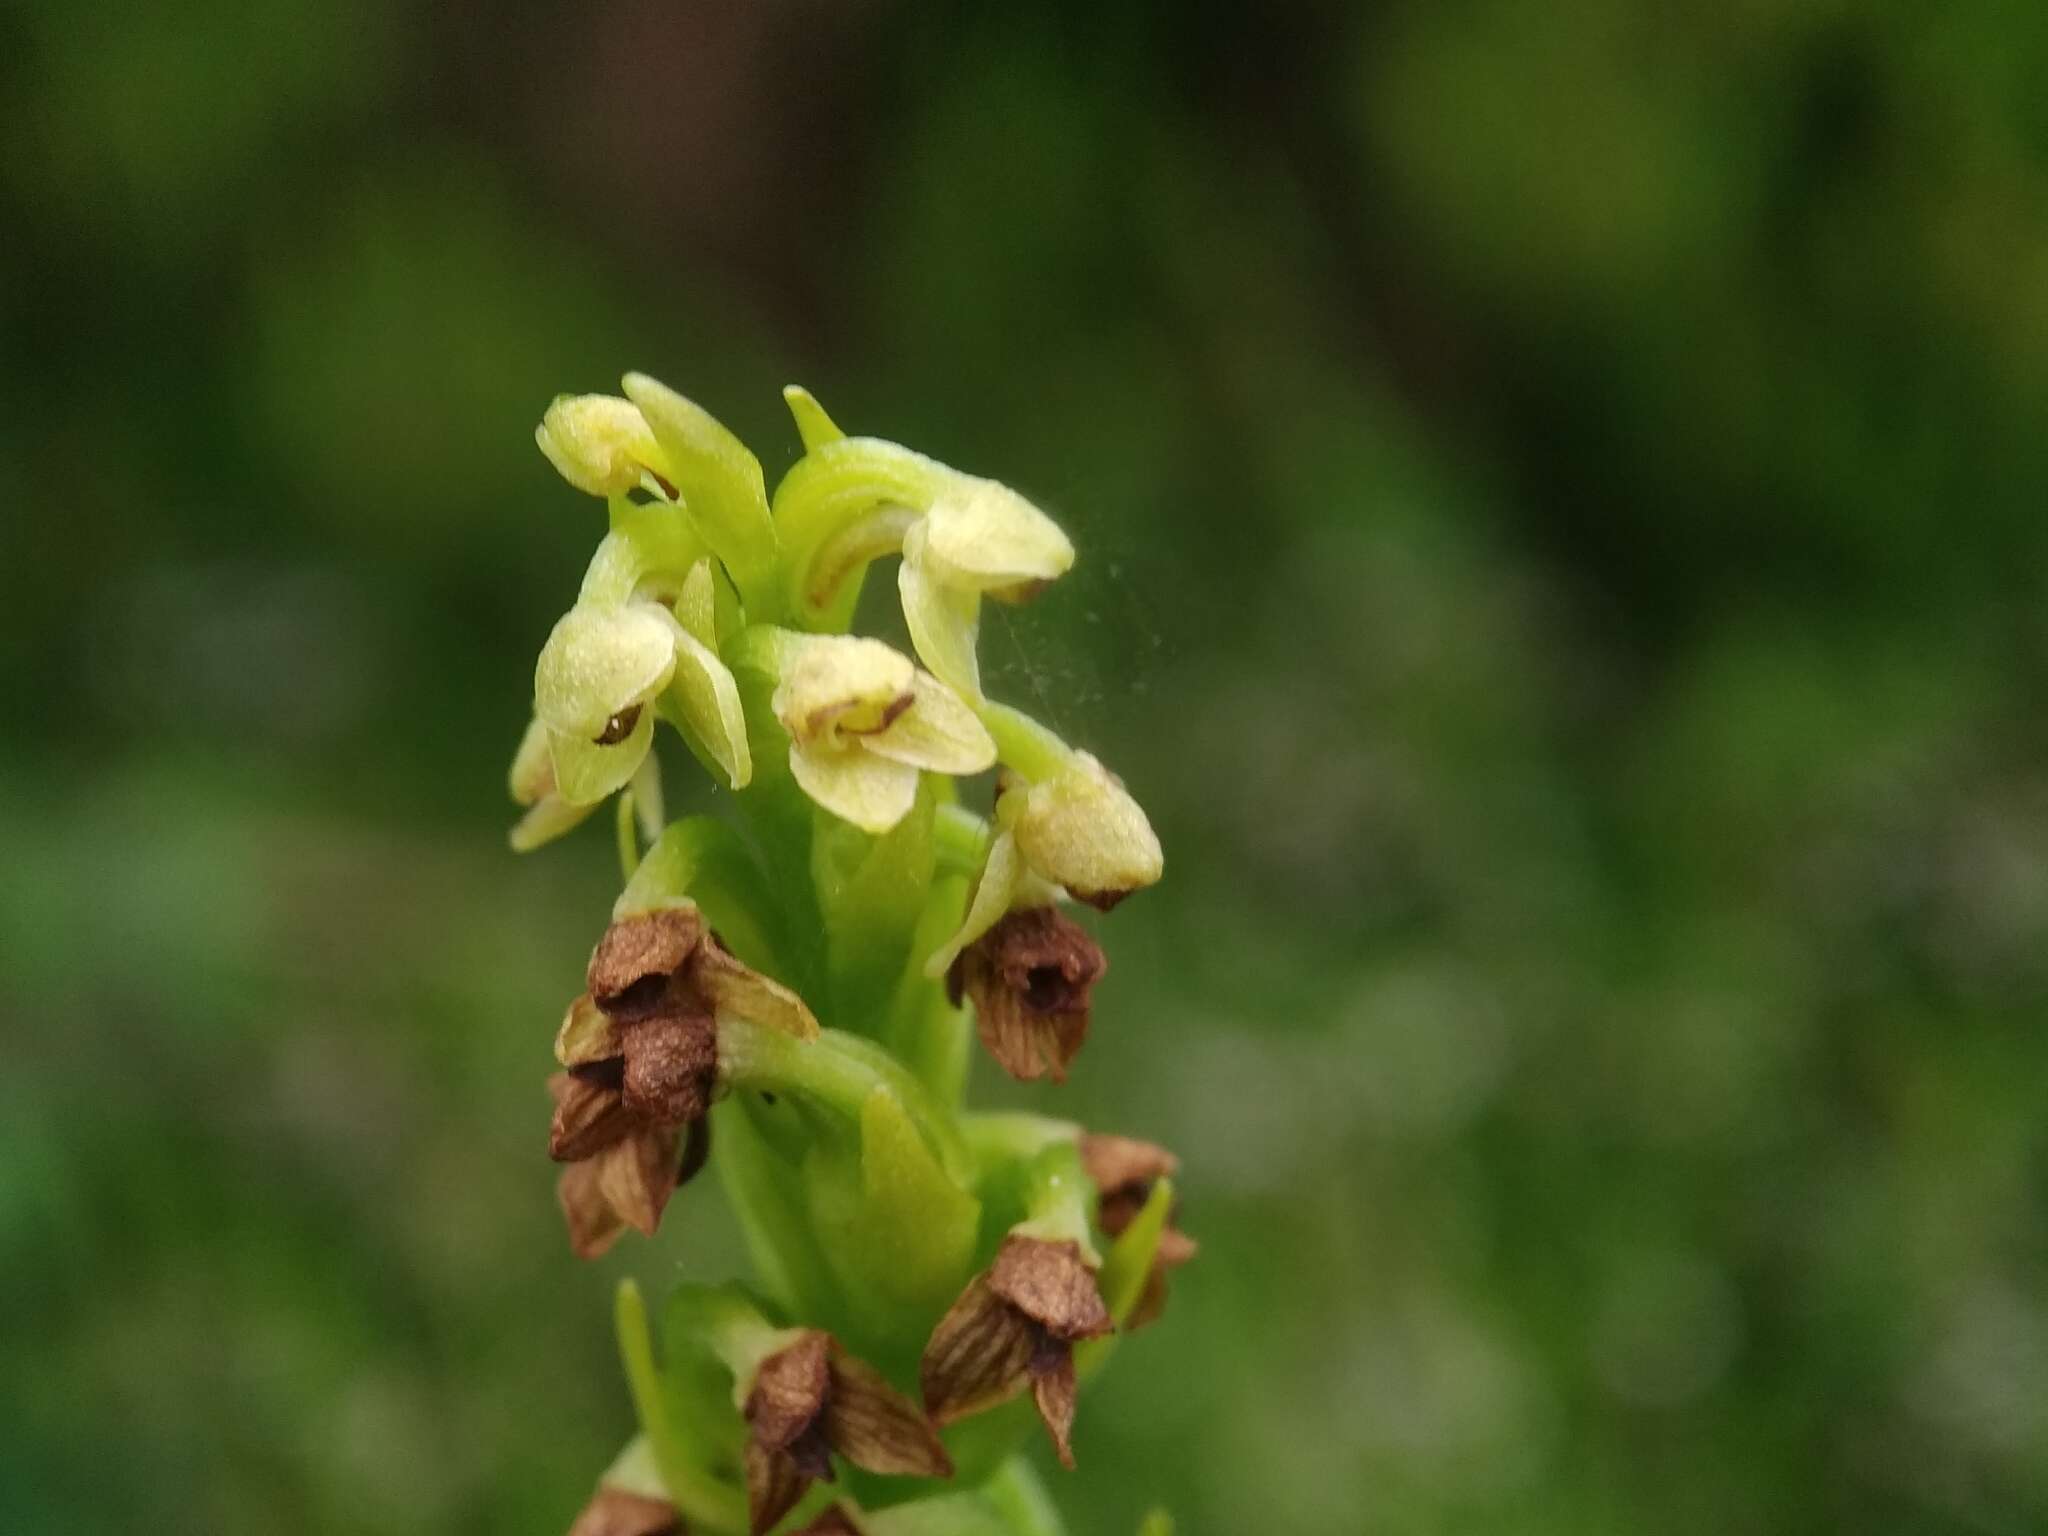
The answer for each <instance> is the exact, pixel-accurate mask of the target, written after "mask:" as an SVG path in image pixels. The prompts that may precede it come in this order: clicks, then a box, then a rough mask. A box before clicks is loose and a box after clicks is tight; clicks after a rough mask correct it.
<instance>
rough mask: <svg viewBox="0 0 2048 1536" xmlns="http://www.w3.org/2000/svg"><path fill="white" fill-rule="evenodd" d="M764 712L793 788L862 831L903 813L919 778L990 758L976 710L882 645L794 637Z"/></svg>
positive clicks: (883, 827)
mask: <svg viewBox="0 0 2048 1536" xmlns="http://www.w3.org/2000/svg"><path fill="white" fill-rule="evenodd" d="M770 707H772V708H773V709H774V711H775V715H776V718H777V719H779V720H780V721H781V722H782V725H783V728H784V729H785V730H786V731H788V732H789V769H790V773H791V774H792V775H793V776H794V777H795V779H796V782H797V784H798V786H799V787H801V788H802V790H803V791H804V793H805V794H807V795H809V796H810V797H811V798H812V799H813V800H815V801H816V802H817V803H818V804H819V805H821V806H823V807H824V808H825V809H826V810H828V811H830V812H832V814H833V815H835V816H838V817H841V818H843V819H844V820H846V821H850V822H852V823H853V824H854V825H855V826H857V827H859V828H861V829H862V830H863V831H866V832H873V833H877V834H879V833H883V832H886V831H888V830H889V829H890V828H891V827H893V826H895V825H896V823H897V822H899V821H901V820H902V819H903V818H904V817H905V816H907V815H909V814H910V808H911V806H912V805H913V804H914V803H915V802H916V799H917V776H918V774H919V772H921V771H923V770H927V769H929V770H930V771H932V772H934V773H953V774H959V773H979V772H981V771H982V770H983V769H985V768H989V767H991V766H993V765H994V763H995V760H996V747H995V742H994V741H992V740H991V739H990V737H989V734H988V732H987V731H986V730H985V729H984V728H983V727H982V724H981V722H980V721H979V720H977V719H976V718H975V716H974V711H973V710H971V709H970V708H968V707H967V705H966V704H965V703H964V702H962V700H961V699H960V697H959V696H958V695H957V694H955V693H954V692H953V691H952V690H951V689H950V688H948V687H946V685H945V684H944V683H941V682H940V681H939V680H938V679H937V678H935V677H933V676H931V675H930V674H929V673H926V672H921V671H919V670H918V669H917V668H916V667H915V666H913V665H912V664H911V661H910V658H909V657H907V656H905V655H903V654H902V653H901V652H900V651H896V650H893V649H891V648H890V647H889V646H886V645H884V644H883V643H882V642H881V641H879V640H868V639H862V638H859V637H856V636H852V635H807V636H802V637H795V639H794V644H793V645H792V646H791V647H790V649H789V653H788V655H787V659H786V661H785V662H784V665H783V667H782V671H781V675H780V679H779V681H778V682H777V684H776V687H775V693H774V696H773V698H772V700H771V701H770Z"/></svg>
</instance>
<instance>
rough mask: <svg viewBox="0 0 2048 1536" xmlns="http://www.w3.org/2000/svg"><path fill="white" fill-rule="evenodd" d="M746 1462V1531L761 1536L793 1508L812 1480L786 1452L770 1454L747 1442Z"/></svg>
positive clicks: (763, 1446) (754, 1443)
mask: <svg viewBox="0 0 2048 1536" xmlns="http://www.w3.org/2000/svg"><path fill="white" fill-rule="evenodd" d="M746 1462H747V1529H748V1530H749V1531H750V1532H752V1536H764V1533H765V1532H767V1531H770V1530H773V1529H774V1527H775V1522H776V1521H778V1520H780V1519H781V1518H782V1517H783V1516H784V1515H786V1514H788V1513H789V1512H790V1511H791V1510H792V1509H794V1508H796V1503H797V1500H799V1499H801V1498H802V1497H803V1496H804V1490H805V1489H807V1488H809V1487H810V1486H811V1478H810V1476H809V1474H807V1473H806V1472H805V1471H804V1470H803V1469H802V1468H801V1467H799V1466H798V1465H797V1464H796V1461H795V1460H794V1459H793V1458H792V1457H791V1456H790V1454H789V1453H788V1452H787V1451H771V1450H769V1449H768V1447H766V1446H765V1445H762V1444H761V1443H760V1442H759V1441H757V1440H749V1441H748V1442H747V1455H746Z"/></svg>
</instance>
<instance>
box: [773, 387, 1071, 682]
mask: <svg viewBox="0 0 2048 1536" xmlns="http://www.w3.org/2000/svg"><path fill="white" fill-rule="evenodd" d="M784 397H785V398H786V399H787V400H788V401H789V406H790V410H791V412H792V414H794V415H795V417H796V421H797V428H798V430H799V432H800V433H801V434H802V436H803V439H804V447H805V449H806V452H805V455H804V457H803V458H802V459H801V460H799V461H798V463H797V464H796V466H795V467H794V468H793V469H791V470H790V472H789V474H788V476H787V477H786V478H785V479H784V480H783V483H782V484H781V486H780V487H778V488H777V490H776V493H775V516H776V526H777V529H778V531H779V532H780V534H781V535H782V539H783V543H784V546H785V549H786V550H787V551H788V552H789V553H790V555H791V559H790V562H789V572H790V578H791V585H790V587H789V591H788V597H789V601H790V602H791V604H792V606H793V607H794V608H795V610H796V611H797V613H798V614H799V615H800V616H801V617H803V618H804V620H805V621H806V622H807V623H808V625H809V626H810V627H812V628H817V629H837V628H843V627H844V620H845V619H846V618H847V617H849V616H850V613H851V608H852V598H853V595H854V593H855V592H856V591H857V590H858V587H859V575H860V573H861V572H864V571H865V570H866V568H867V566H868V565H869V563H870V562H872V561H874V560H876V559H879V558H881V557H882V556H884V555H887V554H890V553H893V552H896V551H899V550H900V551H901V553H902V556H903V565H902V568H901V570H900V571H899V572H898V573H897V586H898V589H899V592H900V594H901V597H902V600H903V617H904V621H905V622H906V623H907V624H908V625H909V628H910V639H911V644H912V645H913V646H914V647H915V648H916V650H917V654H918V656H919V657H920V658H921V659H922V660H923V662H924V664H925V665H926V666H928V667H930V668H931V670H932V672H933V673H934V674H935V675H936V676H937V677H938V678H939V679H940V680H941V681H943V682H944V683H946V684H947V685H948V686H949V687H952V688H954V689H956V690H958V691H959V692H960V693H961V694H962V695H964V696H965V697H966V698H968V699H971V700H979V699H980V698H981V669H980V666H979V664H978V662H977V660H976V658H975V641H976V638H977V635H978V632H979V629H980V618H981V600H982V598H983V597H993V598H995V599H997V600H998V601H1002V602H1022V601H1024V600H1025V599H1026V598H1029V597H1031V596H1032V595H1033V594H1035V593H1036V592H1037V591H1038V590H1039V589H1040V588H1041V587H1043V586H1044V585H1045V584H1046V583H1047V582H1049V581H1052V580H1054V579H1055V578H1057V577H1059V576H1063V575H1065V574H1066V572H1067V571H1068V570H1069V569H1071V568H1072V566H1073V564H1074V546H1073V545H1072V544H1071V543H1070V542H1069V541H1068V539H1067V536H1066V534H1064V533H1062V532H1061V531H1060V527H1059V525H1058V524H1057V523H1055V522H1054V521H1053V520H1052V519H1051V518H1049V517H1047V516H1046V515H1045V514H1044V513H1043V512H1041V511H1040V510H1039V509H1038V508H1037V507H1035V506H1033V505H1032V504H1031V503H1030V502H1029V501H1028V500H1026V499H1025V498H1024V497H1022V496H1020V495H1018V494H1017V492H1015V491H1013V490H1011V489H1010V488H1009V487H1008V486H1006V485H1003V484H1001V483H999V482H997V481H994V480H988V479H984V478H983V477H981V476H979V475H968V474H962V473H961V472H960V471H959V470H956V469H950V468H948V467H947V466H946V465H944V464H941V463H939V462H938V461H937V460H936V459H930V458H926V457H925V456H924V455H923V454H921V453H914V452H912V451H911V450H910V449H908V448H905V447H902V446H901V445H900V444H897V443H891V442H885V441H883V440H882V439H880V438H872V437H847V436H846V435H845V434H844V433H842V432H841V431H840V430H839V428H838V427H837V426H835V425H833V423H832V420H831V418H830V417H828V416H826V415H825V412H824V409H823V407H821V406H820V405H819V404H818V402H817V401H816V400H814V399H812V398H811V396H810V395H809V394H808V393H806V392H805V391H803V390H800V389H794V388H792V389H790V390H786V391H784Z"/></svg>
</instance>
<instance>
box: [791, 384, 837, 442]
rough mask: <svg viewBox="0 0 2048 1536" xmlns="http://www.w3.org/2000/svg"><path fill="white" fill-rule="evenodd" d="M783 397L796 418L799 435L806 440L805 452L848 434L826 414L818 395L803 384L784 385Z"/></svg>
mask: <svg viewBox="0 0 2048 1536" xmlns="http://www.w3.org/2000/svg"><path fill="white" fill-rule="evenodd" d="M782 399H783V402H784V403H785V404H786V405H788V407H789V414H790V415H791V416H793V417H795V418H796V431H797V436H798V437H801V438H802V439H803V440H804V452H806V453H809V452H811V451H812V450H813V449H816V448H822V447H824V446H825V445H826V444H827V443H836V442H838V441H839V439H841V438H842V437H844V436H846V434H845V433H844V432H842V431H840V430H839V424H838V423H837V422H835V421H834V420H833V419H832V418H831V417H830V416H827V415H826V414H825V407H823V406H822V405H820V404H818V400H817V396H815V395H813V394H812V393H811V392H810V391H809V390H808V389H805V388H804V387H803V386H802V385H801V384H787V385H784V386H783V390H782Z"/></svg>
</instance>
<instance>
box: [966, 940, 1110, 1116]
mask: <svg viewBox="0 0 2048 1536" xmlns="http://www.w3.org/2000/svg"><path fill="white" fill-rule="evenodd" d="M1108 969H1109V960H1108V957H1107V956H1105V955H1104V954H1103V953H1102V947H1101V946H1100V945H1098V944H1097V943H1096V942H1095V940H1094V939H1092V938H1090V937H1089V935H1088V930H1087V929H1085V928H1083V927H1082V926H1081V925H1080V924H1079V923H1077V922H1075V921H1074V920H1073V919H1072V918H1070V917H1067V916H1066V915H1065V914H1063V913H1062V912H1060V911H1059V910H1058V909H1057V908H1055V907H1049V906H1047V907H1022V908H1019V909H1018V910H1016V911H1014V912H1009V913H1006V914H1005V915H1004V916H1003V917H1002V918H1001V920H1000V921H998V922H997V923H996V925H995V926H994V927H993V928H991V929H989V931H988V932H987V933H984V934H983V935H982V936H981V937H980V938H978V939H976V940H975V941H974V942H973V943H972V944H970V945H968V946H967V948H965V949H963V950H962V951H961V952H960V955H959V958H957V959H956V960H954V962H953V965H952V968H951V969H950V970H948V971H947V972H946V995H947V996H948V997H949V998H951V999H952V1001H953V1002H954V1004H955V1005H957V1004H958V1003H959V1001H960V999H961V996H962V994H965V995H966V996H967V997H969V998H972V999H973V1001H974V1023H975V1030H976V1032H977V1033H978V1034H979V1035H980V1036H981V1043H982V1044H983V1045H985V1046H987V1047H988V1052H989V1054H990V1055H991V1056H993V1057H995V1059H996V1060H997V1061H999V1062H1001V1063H1002V1066H1003V1070H1004V1071H1006V1072H1008V1073H1009V1074H1010V1076H1012V1077H1014V1078H1016V1079H1018V1080H1019V1081H1020V1082H1031V1081H1034V1080H1036V1079H1038V1078H1041V1077H1043V1076H1045V1075H1046V1073H1048V1072H1050V1073H1051V1074H1052V1077H1053V1081H1054V1082H1065V1081H1066V1078H1067V1064H1068V1063H1069V1062H1071V1061H1072V1060H1073V1059H1074V1057H1075V1056H1076V1055H1077V1054H1079V1052H1080V1049H1081V1042H1082V1041H1083V1040H1084V1039H1086V1038H1087V1035H1088V998H1089V994H1090V993H1091V992H1092V991H1093V990H1094V987H1095V983H1096V982H1097V981H1099V980H1101V979H1102V973H1103V972H1104V971H1106V970H1108Z"/></svg>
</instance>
